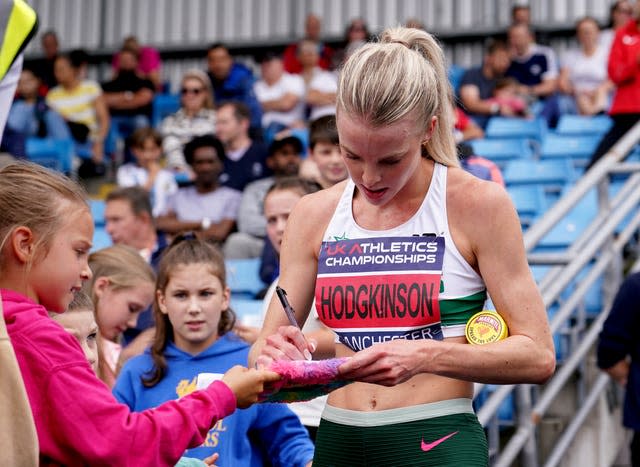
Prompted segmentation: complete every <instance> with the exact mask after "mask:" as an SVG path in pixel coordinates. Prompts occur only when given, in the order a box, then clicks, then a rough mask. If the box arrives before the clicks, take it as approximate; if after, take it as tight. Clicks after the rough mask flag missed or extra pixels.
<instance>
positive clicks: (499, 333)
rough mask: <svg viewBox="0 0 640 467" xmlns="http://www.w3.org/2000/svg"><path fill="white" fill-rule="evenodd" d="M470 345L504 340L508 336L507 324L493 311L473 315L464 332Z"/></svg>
mask: <svg viewBox="0 0 640 467" xmlns="http://www.w3.org/2000/svg"><path fill="white" fill-rule="evenodd" d="M464 333H465V335H466V336H467V341H468V342H469V343H470V344H475V345H483V344H490V343H492V342H497V341H499V340H502V339H505V338H506V337H507V336H508V335H509V330H508V329H507V323H505V322H504V320H503V319H502V316H500V315H499V314H498V313H497V312H495V311H487V310H485V311H480V312H478V313H476V314H475V315H473V316H472V317H471V318H470V319H469V321H467V326H466V328H465V331H464Z"/></svg>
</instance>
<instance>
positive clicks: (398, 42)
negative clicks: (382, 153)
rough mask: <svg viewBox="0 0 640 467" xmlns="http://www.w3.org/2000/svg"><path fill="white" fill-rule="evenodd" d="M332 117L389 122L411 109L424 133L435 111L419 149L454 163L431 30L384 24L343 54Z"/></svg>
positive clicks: (442, 72) (442, 73)
mask: <svg viewBox="0 0 640 467" xmlns="http://www.w3.org/2000/svg"><path fill="white" fill-rule="evenodd" d="M336 107H337V118H338V120H339V119H340V115H341V114H342V113H345V114H348V115H353V116H357V117H359V118H362V119H363V120H365V121H366V122H368V123H369V124H371V125H373V126H383V125H389V124H392V123H395V122H397V121H399V120H400V119H402V118H404V117H405V116H407V115H411V117H412V119H413V120H414V121H415V125H416V132H417V133H424V132H425V131H426V130H427V129H428V128H429V125H430V123H431V117H433V116H436V117H437V118H438V121H437V123H436V126H435V129H434V132H433V135H432V136H431V138H429V140H428V141H426V142H425V143H424V144H423V149H424V151H423V155H425V156H428V157H431V158H432V159H433V160H435V161H437V162H440V163H442V164H444V165H447V166H459V161H458V158H457V156H456V147H455V141H454V137H453V130H452V128H453V93H452V90H451V85H450V83H449V80H448V79H447V73H446V68H445V60H444V53H443V52H442V48H441V47H440V46H439V45H438V43H437V42H436V40H435V39H434V38H433V36H432V35H431V34H429V33H427V32H425V31H423V30H420V29H414V28H403V27H398V28H391V29H387V30H385V31H384V32H383V33H382V35H381V36H380V39H379V41H378V42H375V43H369V44H366V45H364V46H363V47H361V48H360V49H358V50H357V51H356V52H354V53H353V55H351V56H350V57H349V59H348V60H347V61H346V63H345V64H344V67H343V68H342V71H341V73H340V79H339V84H338V96H337V106H336Z"/></svg>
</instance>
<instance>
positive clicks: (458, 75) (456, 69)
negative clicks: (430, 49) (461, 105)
mask: <svg viewBox="0 0 640 467" xmlns="http://www.w3.org/2000/svg"><path fill="white" fill-rule="evenodd" d="M465 71H467V70H466V69H465V68H464V67H461V66H460V65H451V66H450V67H449V69H448V70H447V75H448V77H449V82H450V83H451V88H452V89H453V93H454V94H456V95H457V94H458V89H459V88H460V82H461V81H462V77H463V76H464V72H465Z"/></svg>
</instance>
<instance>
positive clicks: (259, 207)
mask: <svg viewBox="0 0 640 467" xmlns="http://www.w3.org/2000/svg"><path fill="white" fill-rule="evenodd" d="M303 152H304V148H303V146H302V142H301V141H300V140H299V139H298V138H296V137H295V136H287V137H285V138H282V139H275V140H273V142H272V143H271V145H270V146H269V156H268V157H267V161H266V163H267V167H269V169H271V171H272V172H273V176H271V177H266V178H262V179H260V180H256V181H254V182H251V183H249V184H248V185H247V186H246V187H245V189H244V191H243V192H242V200H241V201H240V209H239V211H238V231H237V232H234V233H232V234H231V235H230V236H229V238H228V239H227V241H226V243H225V245H224V256H225V258H233V259H235V258H257V257H259V256H260V255H261V253H262V248H263V247H264V237H265V235H266V221H265V218H264V211H263V202H264V195H265V194H266V193H267V190H268V189H269V187H270V186H271V185H273V183H274V182H275V181H276V180H278V179H280V178H283V177H287V176H292V175H298V171H299V170H300V162H301V160H302V154H303Z"/></svg>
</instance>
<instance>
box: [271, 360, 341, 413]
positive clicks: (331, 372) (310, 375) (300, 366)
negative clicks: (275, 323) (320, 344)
mask: <svg viewBox="0 0 640 467" xmlns="http://www.w3.org/2000/svg"><path fill="white" fill-rule="evenodd" d="M346 361H347V358H330V359H327V360H312V361H307V360H276V361H274V362H273V363H272V364H271V366H270V367H269V370H271V371H274V372H276V373H278V374H279V375H280V376H281V377H282V379H280V381H278V382H276V383H275V386H274V388H273V392H272V391H268V392H265V393H263V395H262V397H263V398H264V400H263V402H301V401H308V400H311V399H315V398H316V397H319V396H323V395H325V394H329V393H330V392H331V391H334V390H336V389H338V388H341V387H342V386H345V385H347V384H349V383H351V382H352V381H348V380H344V379H339V373H338V367H339V366H340V365H342V364H343V363H344V362H346Z"/></svg>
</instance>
